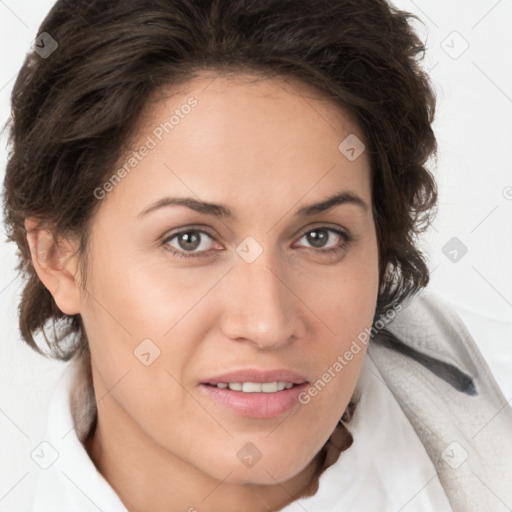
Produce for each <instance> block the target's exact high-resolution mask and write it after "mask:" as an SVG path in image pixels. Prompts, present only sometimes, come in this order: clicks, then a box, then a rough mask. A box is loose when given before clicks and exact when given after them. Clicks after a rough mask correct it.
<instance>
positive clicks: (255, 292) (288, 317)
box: [220, 252, 305, 350]
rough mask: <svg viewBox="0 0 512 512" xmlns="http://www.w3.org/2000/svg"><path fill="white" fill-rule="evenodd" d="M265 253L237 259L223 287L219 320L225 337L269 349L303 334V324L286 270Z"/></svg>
mask: <svg viewBox="0 0 512 512" xmlns="http://www.w3.org/2000/svg"><path fill="white" fill-rule="evenodd" d="M264 254H265V252H264V253H263V255H261V256H260V257H259V258H258V259H257V260H256V261H254V262H252V263H247V262H245V261H243V260H241V259H240V260H239V261H237V262H236V264H235V268H234V269H233V270H232V271H231V272H230V273H229V276H228V282H227V283H226V289H225V290H224V291H225V294H223V295H224V299H223V310H224V311H223V313H222V315H221V322H220V323H221V330H222V332H223V334H224V336H226V337H227V338H229V339H232V340H236V341H246V342H250V343H253V344H255V345H257V346H258V347H259V348H260V349H263V350H271V349H277V348H279V347H282V346H284V345H286V344H288V343H291V342H293V340H295V339H299V338H301V337H303V336H304V332H305V325H304V319H303V317H302V315H301V307H300V305H301V304H303V303H302V302H301V301H300V299H299V298H298V297H297V296H296V295H295V294H294V293H293V291H292V283H291V282H290V279H291V278H290V277H289V272H288V273H287V272H283V270H282V269H278V268H277V267H276V265H274V264H272V262H271V261H270V260H271V258H270V257H266V256H264Z"/></svg>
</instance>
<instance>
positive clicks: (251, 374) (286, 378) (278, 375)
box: [201, 368, 307, 386]
mask: <svg viewBox="0 0 512 512" xmlns="http://www.w3.org/2000/svg"><path fill="white" fill-rule="evenodd" d="M244 382H255V383H261V384H262V383H265V382H268V383H269V382H287V383H291V384H304V383H306V382H307V379H306V377H304V376H303V375H300V374H299V373H296V372H293V371H290V370H287V369H277V370H257V369H253V368H249V369H246V370H238V371H233V372H229V373H224V374H222V375H216V376H215V377H209V378H207V379H205V380H203V381H202V382H201V384H210V385H212V386H216V385H217V384H219V383H225V384H229V383H244Z"/></svg>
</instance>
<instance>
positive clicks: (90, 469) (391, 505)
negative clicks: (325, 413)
mask: <svg viewBox="0 0 512 512" xmlns="http://www.w3.org/2000/svg"><path fill="white" fill-rule="evenodd" d="M76 372H77V365H76V364H75V362H74V361H71V362H70V363H69V364H68V366H67V367H66V369H65V370H64V372H63V375H62V377H61V378H60V380H59V381H58V383H57V387H56V389H55V392H54V394H53V395H52V399H51V402H50V408H49V416H48V427H47V433H46V437H45V440H46V442H47V443H48V444H47V445H46V444H45V445H42V446H41V449H40V451H39V452H38V453H39V455H40V457H39V460H40V463H41V464H42V465H43V466H48V467H47V469H41V470H40V476H39V479H38V482H37V485H36V489H35V495H34V504H33V506H32V508H31V509H30V510H31V511H33V512H60V511H62V512H98V510H99V511H102V512H127V509H126V508H125V506H124V505H123V503H122V502H121V500H120V499H119V497H118V496H117V494H116V493H115V491H114V490H113V489H112V487H111V486H110V485H109V483H108V482H107V481H106V480H105V479H104V478H103V476H102V475H101V473H99V472H98V471H97V469H96V467H95V466H94V464H93V462H92V460H91V459H90V458H89V456H88V454H87V452H86V450H85V448H84V446H83V445H82V443H81V442H80V440H79V439H78V437H77V434H76V432H75V430H74V429H73V428H72V425H73V422H72V416H71V409H70V406H69V398H70V390H71V386H72V382H73V379H74V377H75V375H76ZM354 396H355V398H356V400H358V402H357V405H356V408H355V412H354V415H353V417H352V419H351V421H350V422H349V423H348V424H346V426H347V428H348V429H349V430H350V432H351V434H352V436H353V443H352V445H351V446H350V447H349V448H348V449H347V450H345V451H343V452H341V454H340V456H339V458H338V460H337V461H336V462H335V463H334V464H333V465H332V466H330V467H329V468H327V469H326V470H325V471H324V472H323V473H322V474H321V476H320V479H319V488H318V491H317V492H316V493H315V495H313V496H310V497H308V498H305V499H302V500H298V501H296V502H293V503H291V504H289V505H288V506H286V507H285V508H284V509H282V512H296V511H297V512H299V511H300V512H304V510H307V511H310V512H335V511H336V512H337V511H342V510H343V511H347V510H349V511H350V512H359V511H360V512H369V511H371V512H373V511H379V512H397V511H398V510H400V511H401V512H413V511H414V512H422V511H430V512H432V511H435V512H445V511H447V512H448V511H451V510H452V509H451V507H450V505H449V503H448V499H447V497H446V494H445V492H444V490H443V487H442V486H441V484H440V482H439V479H438V477H437V474H436V471H435V469H434V466H433V464H432V462H431V460H430V458H429V457H428V455H427V453H426V451H425V449H424V447H423V445H422V443H421V441H420V440H419V438H418V437H417V435H416V433H415V432H414V430H413V428H412V426H411V424H410V422H409V421H408V419H407V418H406V416H405V415H404V413H403V412H402V410H401V408H400V406H399V405H398V403H397V401H396V399H395V398H394V396H393V394H392V393H391V392H390V391H389V389H388V388H387V386H386V385H385V384H384V383H383V381H382V379H381V377H380V374H379V371H378V369H377V368H376V366H375V365H374V364H373V362H372V360H371V359H370V357H369V356H367V357H366V359H365V362H364V365H363V369H362V372H361V375H360V377H359V380H358V384H357V387H356V393H355V395H354ZM54 459H55V460H54Z"/></svg>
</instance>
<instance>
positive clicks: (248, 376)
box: [199, 370, 309, 419]
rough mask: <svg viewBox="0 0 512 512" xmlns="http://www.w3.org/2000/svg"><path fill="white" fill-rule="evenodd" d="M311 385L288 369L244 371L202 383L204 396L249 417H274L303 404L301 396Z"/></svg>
mask: <svg viewBox="0 0 512 512" xmlns="http://www.w3.org/2000/svg"><path fill="white" fill-rule="evenodd" d="M308 385H309V383H308V381H307V380H306V378H305V377H303V376H302V375H299V374H297V373H294V372H290V371H288V370H274V371H258V370H243V371H238V372H231V373H229V374H224V375H220V376H217V377H212V378H210V379H207V380H205V381H204V382H201V384H200V386H199V387H200V389H201V390H202V392H203V393H204V394H205V396H206V397H207V398H208V399H210V400H211V401H213V402H215V404H216V405H217V406H218V405H220V406H222V408H223V409H227V410H229V411H230V412H234V413H236V414H237V415H239V416H245V417H250V418H260V419H263V418H273V417H276V416H279V415H281V414H283V413H285V412H288V411H289V410H290V409H292V408H294V407H296V406H298V405H299V404H300V403H299V401H298V397H299V395H300V393H301V392H303V391H304V390H305V389H306V388H307V387H308Z"/></svg>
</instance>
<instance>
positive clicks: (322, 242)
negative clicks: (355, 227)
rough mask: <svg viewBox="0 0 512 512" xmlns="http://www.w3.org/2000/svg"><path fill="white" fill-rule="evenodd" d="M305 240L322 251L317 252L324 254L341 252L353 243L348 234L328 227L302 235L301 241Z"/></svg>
mask: <svg viewBox="0 0 512 512" xmlns="http://www.w3.org/2000/svg"><path fill="white" fill-rule="evenodd" d="M303 239H304V240H305V241H306V243H308V244H311V245H312V246H313V248H314V249H320V250H319V251H317V252H323V253H333V252H337V251H341V250H343V249H344V248H345V246H347V245H348V244H349V243H350V242H351V241H352V237H351V236H350V235H349V234H348V233H345V232H343V231H340V230H339V229H334V228H329V227H327V226H322V227H319V228H315V229H310V230H309V231H307V232H306V233H304V234H303V235H302V237H301V238H300V239H299V241H300V240H303Z"/></svg>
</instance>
